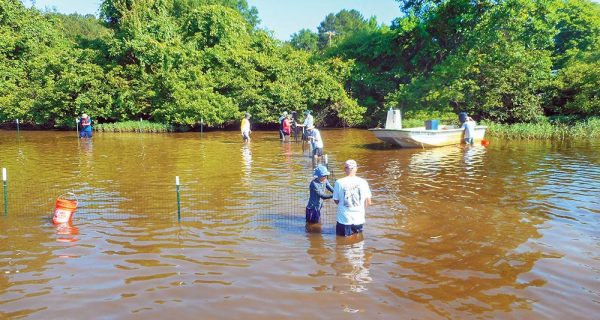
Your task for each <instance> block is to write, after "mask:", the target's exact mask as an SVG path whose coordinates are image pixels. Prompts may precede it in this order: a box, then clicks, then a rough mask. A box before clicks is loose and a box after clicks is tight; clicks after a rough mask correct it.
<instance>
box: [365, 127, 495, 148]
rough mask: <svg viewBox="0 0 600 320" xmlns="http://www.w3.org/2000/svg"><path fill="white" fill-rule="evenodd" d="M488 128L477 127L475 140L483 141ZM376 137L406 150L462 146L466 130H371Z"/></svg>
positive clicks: (422, 128)
mask: <svg viewBox="0 0 600 320" xmlns="http://www.w3.org/2000/svg"><path fill="white" fill-rule="evenodd" d="M486 129H487V127H486V126H476V127H475V134H474V138H473V140H475V141H476V142H477V141H481V140H483V137H484V136H485V130H486ZM369 131H372V132H373V133H374V134H375V136H376V137H377V138H378V139H380V140H382V141H384V142H387V143H391V144H395V145H399V146H402V147H404V148H430V147H441V146H449V145H453V144H460V143H462V142H463V140H464V130H463V129H461V128H457V129H455V128H451V129H446V128H442V129H441V130H426V129H425V127H421V128H407V129H369Z"/></svg>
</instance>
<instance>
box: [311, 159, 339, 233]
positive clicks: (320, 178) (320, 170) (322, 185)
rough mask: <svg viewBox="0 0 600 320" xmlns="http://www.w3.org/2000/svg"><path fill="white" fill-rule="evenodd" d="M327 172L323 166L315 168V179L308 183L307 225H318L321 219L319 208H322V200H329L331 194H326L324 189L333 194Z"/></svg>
mask: <svg viewBox="0 0 600 320" xmlns="http://www.w3.org/2000/svg"><path fill="white" fill-rule="evenodd" d="M328 175H329V170H327V167H325V166H323V165H319V166H317V167H316V168H315V172H314V177H315V179H314V180H313V181H311V182H310V185H309V186H308V189H309V190H310V197H309V198H308V204H307V205H306V222H307V223H318V222H319V220H320V219H321V208H322V207H323V199H331V198H332V197H333V194H327V193H326V191H325V190H326V189H327V190H329V191H330V192H333V187H332V186H331V184H330V183H329V181H327V176H328Z"/></svg>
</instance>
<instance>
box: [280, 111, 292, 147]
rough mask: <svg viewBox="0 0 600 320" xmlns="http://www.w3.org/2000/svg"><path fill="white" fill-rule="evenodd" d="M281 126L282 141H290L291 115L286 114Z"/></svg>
mask: <svg viewBox="0 0 600 320" xmlns="http://www.w3.org/2000/svg"><path fill="white" fill-rule="evenodd" d="M282 127H283V129H282V130H283V141H284V142H290V135H291V134H292V116H291V115H289V114H288V115H286V117H285V119H283V122H282Z"/></svg>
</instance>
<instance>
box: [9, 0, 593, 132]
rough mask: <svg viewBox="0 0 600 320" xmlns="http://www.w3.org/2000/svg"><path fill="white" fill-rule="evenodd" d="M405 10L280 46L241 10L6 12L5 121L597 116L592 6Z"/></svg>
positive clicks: (533, 0)
mask: <svg viewBox="0 0 600 320" xmlns="http://www.w3.org/2000/svg"><path fill="white" fill-rule="evenodd" d="M398 2H399V4H400V5H401V8H402V9H403V15H402V16H401V17H398V18H397V19H396V20H395V21H394V23H393V25H392V27H391V28H388V27H387V26H378V25H377V24H376V22H375V18H374V17H373V18H370V19H365V18H364V17H363V16H362V15H361V14H360V13H359V12H358V11H356V10H342V11H340V12H338V13H337V14H333V13H332V14H329V15H327V16H326V17H325V18H324V20H323V21H322V22H321V24H320V25H319V27H318V34H315V33H313V32H311V31H310V30H307V29H303V30H300V31H299V32H298V33H296V34H294V35H293V36H292V39H291V41H290V42H289V43H282V42H280V41H277V40H274V39H273V38H272V36H271V35H270V34H269V33H268V32H266V31H263V30H260V29H258V28H257V25H258V13H257V11H256V8H254V7H249V5H248V3H247V1H246V0H104V1H102V2H101V6H100V17H101V18H100V19H99V20H98V19H96V18H94V17H93V16H80V15H62V14H58V13H55V12H46V13H41V12H39V11H37V10H35V9H28V8H25V7H24V6H23V4H22V3H21V2H20V1H18V0H4V1H0V122H4V121H13V120H14V119H15V118H19V119H22V120H24V121H25V122H28V123H30V124H33V125H39V126H44V127H48V128H50V127H69V126H73V123H72V122H73V121H72V120H73V118H74V117H75V116H76V115H78V114H81V113H82V112H86V113H88V114H91V115H92V117H93V118H94V119H97V120H100V122H103V123H106V122H124V121H128V120H137V119H140V118H143V119H146V120H150V121H152V122H159V123H163V124H165V125H174V126H175V127H178V126H183V127H186V128H189V127H194V126H197V125H198V124H199V123H200V122H203V123H205V124H206V125H208V126H222V125H225V124H229V123H232V122H234V121H238V120H239V118H240V117H241V116H242V115H243V113H244V112H246V111H248V112H250V113H251V114H252V115H253V121H254V122H258V123H273V124H275V123H277V119H278V117H279V114H280V113H281V112H282V111H294V110H295V111H298V112H299V113H302V112H303V111H304V110H308V109H310V110H312V111H313V112H314V114H315V118H316V120H317V121H318V124H319V125H324V126H356V125H376V124H378V123H381V122H382V121H383V119H385V112H386V110H387V108H388V107H402V108H403V113H404V115H405V120H406V121H415V123H417V122H422V121H423V120H426V119H431V118H438V119H441V120H445V119H448V120H450V121H456V119H455V118H456V117H455V116H451V115H453V114H456V112H458V111H467V112H469V113H470V114H471V115H472V116H474V117H476V118H479V119H481V118H485V119H489V120H491V121H495V122H499V123H524V122H526V123H539V124H540V126H542V127H543V126H546V125H547V123H546V121H545V119H546V118H545V117H546V116H554V115H569V116H573V117H576V118H584V117H589V116H599V115H600V97H599V93H598V92H599V91H598V89H597V88H598V87H600V65H599V61H600V56H599V54H598V52H600V5H598V4H597V3H593V2H591V1H589V0H501V1H492V0H483V1H475V2H474V1H470V0H402V1H398ZM423 118H424V119H423ZM540 130H541V129H540ZM541 136H543V135H541Z"/></svg>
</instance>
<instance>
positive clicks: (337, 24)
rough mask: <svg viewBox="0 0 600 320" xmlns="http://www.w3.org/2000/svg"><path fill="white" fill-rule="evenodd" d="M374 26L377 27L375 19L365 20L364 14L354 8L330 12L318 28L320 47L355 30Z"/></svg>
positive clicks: (337, 40)
mask: <svg viewBox="0 0 600 320" xmlns="http://www.w3.org/2000/svg"><path fill="white" fill-rule="evenodd" d="M374 27H376V24H375V20H374V19H370V20H365V18H364V17H363V15H362V14H361V13H360V12H358V11H356V10H354V9H353V10H346V9H344V10H341V11H340V12H338V13H336V14H333V13H330V14H328V15H327V16H326V17H325V19H324V20H323V21H322V22H321V24H320V25H319V27H318V28H317V29H318V32H319V33H318V36H319V48H325V47H327V46H329V45H331V44H334V43H336V42H339V41H341V40H343V39H344V38H345V37H346V36H348V35H350V34H352V33H353V32H356V31H361V30H366V29H369V28H374Z"/></svg>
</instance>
